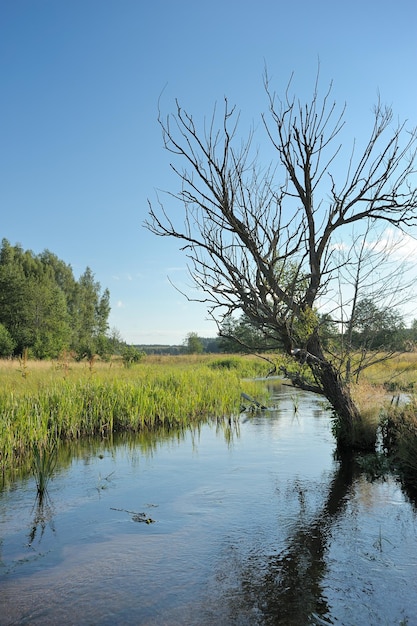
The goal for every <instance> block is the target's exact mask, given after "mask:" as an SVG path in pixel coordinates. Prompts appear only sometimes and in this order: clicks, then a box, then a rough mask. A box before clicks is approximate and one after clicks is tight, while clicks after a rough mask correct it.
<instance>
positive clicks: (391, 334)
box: [352, 298, 405, 350]
mask: <svg viewBox="0 0 417 626" xmlns="http://www.w3.org/2000/svg"><path fill="white" fill-rule="evenodd" d="M352 329H353V333H352V346H353V347H354V348H355V349H373V350H375V349H381V348H382V349H388V348H391V347H392V346H393V347H394V348H396V349H397V350H400V349H403V347H404V339H405V333H404V329H405V324H404V320H403V317H402V316H401V314H400V313H399V312H398V311H397V310H395V309H392V308H390V307H386V308H384V309H380V308H378V307H377V306H376V304H375V303H374V302H373V301H372V300H370V299H369V298H365V299H363V300H361V301H360V302H359V303H358V305H357V307H356V310H355V316H354V318H353V320H352Z"/></svg>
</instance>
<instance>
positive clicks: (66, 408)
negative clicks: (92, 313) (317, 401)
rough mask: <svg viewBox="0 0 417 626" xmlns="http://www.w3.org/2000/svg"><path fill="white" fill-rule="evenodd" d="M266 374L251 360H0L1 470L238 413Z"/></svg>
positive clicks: (38, 464)
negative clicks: (79, 442)
mask: <svg viewBox="0 0 417 626" xmlns="http://www.w3.org/2000/svg"><path fill="white" fill-rule="evenodd" d="M265 373H266V369H265V365H263V364H262V363H260V362H259V360H257V359H253V358H244V357H224V358H214V357H211V358H210V357H207V358H205V357H192V356H187V357H179V356H177V357H157V358H152V357H147V358H146V359H144V361H143V362H140V363H137V364H135V365H133V366H131V367H124V366H123V362H122V361H117V360H113V361H112V362H110V363H106V362H101V361H94V360H90V361H88V362H87V363H85V362H84V363H77V362H75V361H74V362H72V361H71V362H70V361H69V360H68V359H66V360H63V361H56V362H50V361H49V362H46V361H32V360H28V359H26V358H23V359H20V361H17V360H3V361H0V377H1V380H2V385H1V390H0V416H1V418H0V470H1V471H2V473H3V475H4V474H5V472H10V471H16V470H17V469H19V468H20V467H22V466H23V465H27V463H28V462H29V463H31V464H32V465H33V464H35V465H34V467H35V470H36V469H37V470H39V468H40V469H41V470H42V467H46V463H47V455H46V451H48V450H55V448H54V443H57V444H59V441H62V440H76V439H78V438H80V437H84V436H93V435H101V436H102V437H107V436H109V435H110V434H111V433H115V432H123V431H130V432H139V431H141V430H153V429H157V428H166V429H170V428H174V427H178V426H186V425H189V424H193V423H197V422H198V421H201V420H204V419H210V418H220V417H229V416H233V415H237V414H238V412H239V407H240V402H241V393H242V392H245V393H247V394H248V395H254V394H257V395H258V397H259V393H260V390H259V386H257V385H256V384H255V383H254V382H253V381H251V380H249V378H252V377H254V376H259V375H265ZM36 473H37V474H39V471H38V472H36V471H35V474H36ZM41 473H42V472H41ZM40 480H42V477H41V478H40Z"/></svg>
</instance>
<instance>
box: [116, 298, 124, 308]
mask: <svg viewBox="0 0 417 626" xmlns="http://www.w3.org/2000/svg"><path fill="white" fill-rule="evenodd" d="M116 307H117V308H118V309H124V308H125V305H124V304H123V302H122V301H121V300H118V301H117V304H116Z"/></svg>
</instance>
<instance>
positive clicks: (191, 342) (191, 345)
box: [184, 332, 204, 354]
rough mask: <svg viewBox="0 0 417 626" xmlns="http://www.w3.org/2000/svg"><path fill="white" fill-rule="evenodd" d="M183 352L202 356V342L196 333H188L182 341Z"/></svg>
mask: <svg viewBox="0 0 417 626" xmlns="http://www.w3.org/2000/svg"><path fill="white" fill-rule="evenodd" d="M184 345H185V351H186V352H187V354H202V352H203V351H204V346H203V342H202V341H201V339H200V337H199V336H198V335H197V333H193V332H191V333H188V335H187V337H186V338H185V341H184Z"/></svg>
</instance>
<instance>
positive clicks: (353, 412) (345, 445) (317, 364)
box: [293, 341, 375, 449]
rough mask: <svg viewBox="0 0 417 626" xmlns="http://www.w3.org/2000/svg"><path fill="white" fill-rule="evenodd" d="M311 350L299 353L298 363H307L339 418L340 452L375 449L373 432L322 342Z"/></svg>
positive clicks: (316, 343)
mask: <svg viewBox="0 0 417 626" xmlns="http://www.w3.org/2000/svg"><path fill="white" fill-rule="evenodd" d="M308 348H309V349H308V350H298V351H296V354H295V355H294V352H293V355H294V356H296V358H297V360H299V361H302V362H304V363H307V364H308V366H309V367H310V370H311V371H312V373H313V376H314V379H315V380H316V383H317V385H318V386H319V388H320V391H321V393H323V395H324V396H325V397H326V398H327V400H328V401H329V402H330V404H331V405H332V408H333V410H334V412H335V414H336V420H337V421H336V429H335V432H336V439H337V444H338V447H339V448H341V449H352V448H361V449H372V448H374V447H375V432H374V429H372V428H369V429H367V428H366V424H365V422H364V420H363V419H362V416H361V414H360V412H359V409H358V407H357V406H356V404H355V402H354V401H353V399H352V396H351V392H350V388H349V385H348V384H347V383H346V382H345V381H344V380H343V379H342V376H341V374H340V372H339V371H338V370H337V369H336V368H335V367H334V366H333V365H332V363H330V361H328V360H327V359H326V357H325V356H324V354H323V351H322V349H321V346H320V342H319V341H314V342H311V343H310V344H309V346H308Z"/></svg>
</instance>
